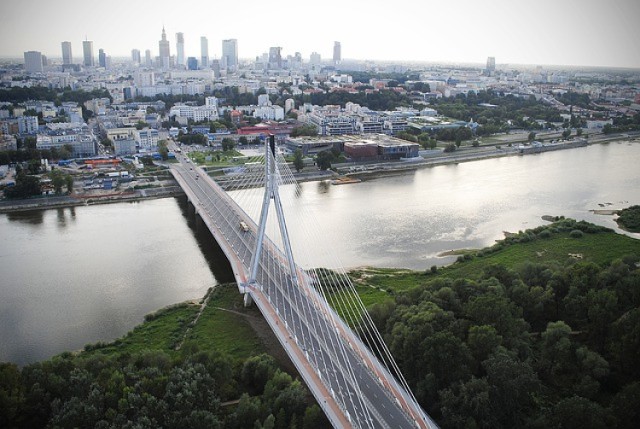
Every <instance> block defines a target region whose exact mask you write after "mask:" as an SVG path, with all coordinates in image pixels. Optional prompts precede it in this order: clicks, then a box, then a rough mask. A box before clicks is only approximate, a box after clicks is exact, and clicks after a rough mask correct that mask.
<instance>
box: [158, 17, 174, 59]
mask: <svg viewBox="0 0 640 429" xmlns="http://www.w3.org/2000/svg"><path fill="white" fill-rule="evenodd" d="M158 48H159V52H160V66H161V67H162V68H163V69H168V68H169V66H170V58H171V47H170V46H169V41H168V40H167V33H166V31H164V27H162V39H160V41H159V42H158Z"/></svg>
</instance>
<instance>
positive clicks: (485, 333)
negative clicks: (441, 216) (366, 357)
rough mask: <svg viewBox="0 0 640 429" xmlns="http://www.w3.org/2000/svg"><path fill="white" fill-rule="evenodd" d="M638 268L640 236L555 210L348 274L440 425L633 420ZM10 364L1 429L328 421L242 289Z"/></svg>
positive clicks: (639, 342) (639, 376)
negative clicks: (489, 238) (466, 243)
mask: <svg viewBox="0 0 640 429" xmlns="http://www.w3.org/2000/svg"><path fill="white" fill-rule="evenodd" d="M639 261H640V240H636V239H633V238H631V237H628V236H625V235H620V234H616V233H614V232H613V231H612V230H609V229H607V228H604V227H600V226H596V225H593V224H590V223H587V222H583V221H575V220H573V219H564V218H562V217H558V218H553V222H551V223H549V224H547V225H544V226H541V227H538V228H535V229H531V230H526V231H520V232H518V233H514V234H509V235H508V236H507V237H506V238H505V239H503V240H500V241H498V242H496V244H495V245H493V246H491V247H488V248H485V249H482V250H465V251H463V252H460V254H459V256H458V260H457V261H456V262H455V263H453V264H451V265H449V266H446V267H435V266H434V267H431V269H427V270H425V271H423V272H416V271H409V270H399V269H383V268H362V269H358V270H354V271H352V272H351V273H350V276H351V278H352V280H353V283H354V285H356V288H357V290H358V292H359V294H360V296H361V297H362V300H363V301H364V303H365V305H366V306H367V308H368V310H369V313H370V315H371V317H372V319H373V321H374V322H375V323H376V325H377V326H378V329H379V330H380V332H381V333H382V335H383V337H384V339H385V341H386V343H387V345H388V347H389V349H390V351H391V353H392V355H393V356H394V357H395V359H396V361H397V363H398V365H399V367H400V368H401V369H402V372H403V374H404V376H405V378H406V379H407V381H408V383H409V385H410V386H411V388H412V390H413V392H414V394H415V395H416V397H417V399H418V401H419V402H420V403H421V404H422V406H423V407H424V408H425V410H426V411H427V412H428V413H429V414H430V415H431V416H432V417H433V418H434V419H435V420H436V421H437V422H438V424H439V425H440V426H441V427H442V428H489V427H491V428H514V427H522V428H605V427H606V428H631V427H635V425H636V423H637V422H638V421H640V369H639V366H638V362H640V269H639V266H640V265H639ZM336 293H339V291H336ZM0 373H1V375H0V426H1V427H3V428H4V427H6V428H23V427H25V428H26V427H45V426H47V427H56V428H57V427H60V428H67V427H69V428H71V427H99V428H112V427H113V428H115V427H131V428H133V427H136V428H137V427H160V426H162V427H168V428H171V427H176V428H177V427H194V428H200V427H202V428H204V427H208V428H210V427H214V428H215V427H225V428H252V427H253V428H318V427H329V423H328V421H327V420H326V419H325V417H324V416H323V414H322V412H321V410H320V408H319V407H318V406H317V405H316V404H315V401H314V399H313V398H312V397H311V395H310V394H309V392H308V390H307V389H306V387H305V386H304V385H303V384H302V383H301V381H300V380H299V377H298V376H297V374H296V373H295V369H294V368H293V367H292V365H291V363H290V361H289V360H288V358H287V357H286V355H285V354H284V351H283V350H282V348H281V347H280V345H279V344H278V342H277V340H276V339H275V337H274V336H273V335H272V334H271V332H270V330H269V328H268V326H267V325H266V323H265V322H264V320H263V319H262V317H261V315H260V313H259V312H258V310H257V309H256V308H255V307H252V308H244V307H243V306H242V297H241V295H240V294H238V292H237V288H236V287H235V285H220V286H216V287H215V288H214V289H212V290H210V291H209V293H208V294H207V295H206V296H205V297H204V298H203V299H202V300H201V301H198V302H189V303H182V304H178V305H175V306H171V307H168V308H165V309H163V310H161V311H158V312H156V313H153V314H151V315H148V316H146V318H145V322H144V323H143V324H141V325H140V326H138V327H136V328H135V329H134V330H133V331H131V332H130V333H129V334H127V335H126V336H124V337H123V338H120V339H118V340H116V341H114V342H112V343H108V344H103V343H98V344H93V345H88V346H86V347H85V349H84V350H83V351H80V352H77V353H63V354H61V355H59V356H56V357H54V358H52V359H50V360H47V361H44V362H38V363H34V364H30V365H27V366H25V367H23V368H18V367H17V366H16V365H13V364H10V363H4V364H0Z"/></svg>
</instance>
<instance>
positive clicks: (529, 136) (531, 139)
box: [527, 131, 536, 142]
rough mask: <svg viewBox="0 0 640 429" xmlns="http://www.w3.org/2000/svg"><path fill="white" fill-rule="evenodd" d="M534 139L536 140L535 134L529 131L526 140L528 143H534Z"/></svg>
mask: <svg viewBox="0 0 640 429" xmlns="http://www.w3.org/2000/svg"><path fill="white" fill-rule="evenodd" d="M535 139H536V133H534V132H533V131H531V132H530V133H529V135H528V136H527V140H528V141H529V142H532V141H534V140H535Z"/></svg>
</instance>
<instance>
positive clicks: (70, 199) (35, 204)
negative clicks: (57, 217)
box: [0, 184, 184, 214]
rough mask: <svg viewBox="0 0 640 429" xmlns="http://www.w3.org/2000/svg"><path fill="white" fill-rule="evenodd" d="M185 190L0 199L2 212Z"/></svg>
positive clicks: (153, 196) (168, 194) (178, 193)
mask: <svg viewBox="0 0 640 429" xmlns="http://www.w3.org/2000/svg"><path fill="white" fill-rule="evenodd" d="M181 195H184V192H183V191H182V189H180V187H179V186H178V185H177V184H176V185H175V186H168V187H158V188H147V189H138V190H135V191H125V192H109V193H107V192H105V193H94V194H71V195H63V196H43V197H36V198H29V199H24V200H2V201H0V214H2V213H13V212H22V211H30V210H47V209H58V208H66V207H78V206H90V205H96V204H110V203H122V202H127V201H141V200H153V199H158V198H167V197H178V196H181Z"/></svg>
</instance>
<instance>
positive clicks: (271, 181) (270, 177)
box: [244, 135, 298, 306]
mask: <svg viewBox="0 0 640 429" xmlns="http://www.w3.org/2000/svg"><path fill="white" fill-rule="evenodd" d="M264 161H265V162H264V167H265V175H264V180H265V183H264V198H263V199H262V208H261V210H260V220H259V222H258V232H257V234H256V248H255V249H254V252H253V255H252V257H251V265H250V266H249V284H251V285H253V284H255V283H256V276H257V274H258V263H259V262H260V257H261V256H262V245H263V242H264V236H265V231H266V227H267V218H268V216H269V206H270V205H271V200H273V203H274V205H275V209H276V215H277V218H278V226H279V228H280V235H281V237H282V244H283V247H284V251H285V255H286V257H287V264H288V266H289V273H290V276H291V281H292V282H293V286H294V287H297V285H298V282H297V275H296V265H295V262H294V260H293V252H292V250H291V242H290V241H289V232H288V231H287V223H286V222H285V219H284V211H283V210H282V200H281V199H280V192H279V190H278V182H279V181H278V175H279V174H280V170H279V169H278V168H277V163H276V144H275V137H274V136H273V135H271V136H269V141H268V144H267V142H265V154H264ZM250 303H251V295H250V294H249V293H246V292H245V294H244V304H245V306H246V305H249V304H250Z"/></svg>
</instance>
